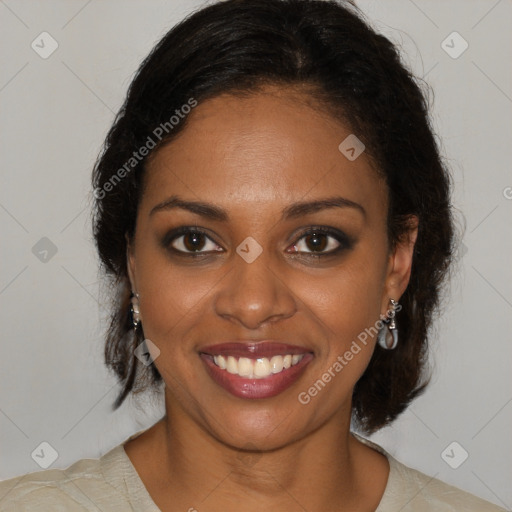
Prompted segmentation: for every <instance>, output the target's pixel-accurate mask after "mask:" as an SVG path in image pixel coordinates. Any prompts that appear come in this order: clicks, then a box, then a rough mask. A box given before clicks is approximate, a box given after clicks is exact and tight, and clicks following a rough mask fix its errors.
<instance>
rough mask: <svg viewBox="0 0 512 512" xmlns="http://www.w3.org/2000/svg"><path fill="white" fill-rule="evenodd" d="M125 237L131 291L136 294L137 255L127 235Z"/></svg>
mask: <svg viewBox="0 0 512 512" xmlns="http://www.w3.org/2000/svg"><path fill="white" fill-rule="evenodd" d="M124 237H125V239H126V269H127V271H128V278H129V279H130V286H131V289H132V291H134V292H136V291H137V283H136V279H135V255H134V249H133V244H132V241H131V240H130V238H129V237H128V234H127V233H126V234H125V235H124Z"/></svg>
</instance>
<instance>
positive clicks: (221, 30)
mask: <svg viewBox="0 0 512 512" xmlns="http://www.w3.org/2000/svg"><path fill="white" fill-rule="evenodd" d="M264 85H279V86H282V87H299V88H302V89H303V90H304V89H305V90H307V91H308V94H309V95H310V96H311V97H312V98H313V99H314V100H316V102H317V104H318V105H322V106H323V107H324V108H323V110H324V111H327V112H329V114H326V115H331V116H333V117H335V118H339V120H341V121H342V122H345V123H347V122H348V123H349V126H350V127H351V130H352V131H353V132H354V133H357V134H358V137H359V138H360V139H361V140H362V141H363V142H364V144H365V145H366V154H367V155H369V156H370V158H371V160H372V161H373V162H374V164H375V166H376V167H377V169H378V171H379V172H380V173H381V174H382V175H383V176H384V177H385V179H386V182H387V185H388V192H389V211H388V238H389V241H390V245H391V247H393V245H394V244H395V243H396V242H397V241H398V240H400V237H402V236H403V235H404V234H405V233H406V232H407V229H408V225H407V219H408V218H409V217H410V215H416V216H417V217H418V219H419V231H418V237H417V241H416V245H415V249H414V255H413V264H412V274H411V278H410V283H409V286H408V288H407V290H406V291H405V293H404V295H403V296H402V298H401V305H402V310H401V311H400V313H399V315H398V317H397V323H398V327H399V333H400V339H399V344H398V347H397V348H396V349H395V350H391V351H386V350H383V349H382V348H380V347H379V346H378V345H377V347H376V348H375V351H374V354H373V356H372V358H371V361H370V363H369V365H368V367H367V369H366V371H365V372H364V374H363V375H362V377H361V378H360V380H359V381H358V382H357V384H356V386H355V389H354V394H353V416H354V420H355V421H356V422H357V424H358V425H359V426H360V427H361V429H362V430H364V431H365V432H367V433H371V432H373V431H375V430H377V429H379V428H381V427H383V426H384V425H386V424H388V423H390V422H391V421H392V420H394V419H395V418H396V417H397V416H398V415H399V414H400V413H401V412H402V411H403V410H404V409H405V408H406V407H407V405H408V404H409V402H410V401H411V400H412V399H413V398H415V397H416V396H417V395H418V394H419V393H420V392H422V391H423V389H424V388H425V386H426V383H427V381H428V376H427V375H426V374H427V373H428V372H426V371H425V368H426V366H427V341H428V331H429V327H430V324H431V321H432V317H433V314H434V313H435V311H436V309H437V308H438V306H439V300H440V293H441V291H442V285H443V283H444V281H445V279H446V277H447V272H448V269H449V264H450V262H451V260H452V257H453V238H454V224H453V219H452V212H451V205H450V178H449V174H448V171H447V168H446V166H445V165H444V163H443V160H442V158H441V156H440V152H439V149H438V146H437V143H436V139H435V136H434V134H433V130H432V128H431V124H430V120H429V100H428V94H427V92H428V91H429V89H425V92H423V89H424V88H425V84H424V83H423V82H422V81H420V80H418V79H417V78H415V77H414V76H413V75H412V74H411V72H410V71H409V70H408V68H407V67H406V66H405V65H404V64H403V63H402V62H401V59H400V55H399V50H398V49H397V48H396V47H395V46H394V45H393V44H392V43H391V42H390V41H389V40H388V39H387V38H386V37H384V36H382V35H380V34H378V33H376V32H375V31H374V30H373V29H372V28H371V27H370V25H369V24H368V22H366V21H365V19H364V16H363V15H362V14H361V13H360V11H359V10H358V9H357V8H356V7H355V6H354V5H353V4H352V3H351V2H349V1H339V2H336V1H329V0H227V1H222V2H218V3H215V4H213V5H210V6H207V7H205V8H202V9H200V10H198V11H197V12H195V13H192V14H191V15H189V16H188V17H187V18H186V19H184V20H183V21H182V22H180V23H179V24H178V25H176V26H175V27H174V28H172V29H171V30H170V31H169V32H168V33H167V34H166V35H165V36H164V37H163V38H162V39H161V40H160V42H159V43H158V44H157V45H156V46H155V47H154V48H153V50H152V51H151V53H150V54H149V55H148V57H147V58H146V59H145V60H144V61H143V62H142V64H141V65H140V68H139V69H138V71H137V73H136V75H135V77H134V79H133V81H132V83H131V85H130V87H129V90H128V93H127V97H126V100H125V102H124V104H123V106H122V107H121V109H120V111H119V113H118V115H117V117H116V119H115V121H114V123H113V126H112V127H111V129H110V131H109V133H108V135H107V138H106V140H105V143H104V146H103V149H102V152H101V154H100V155H99V157H98V160H97V162H96V164H95V167H94V171H93V187H94V190H95V193H94V196H95V207H94V218H93V232H94V237H95V241H96V245H97V249H98V252H99V256H100V259H101V262H102V270H103V271H104V272H105V273H106V275H107V276H108V277H110V278H112V279H111V281H110V283H111V284H112V285H113V288H112V290H113V303H112V308H113V309H112V316H111V321H110V325H109V328H108V332H107V334H106V345H105V360H106V365H107V367H108V368H109V369H110V370H112V371H113V372H114V374H115V375H116V377H117V379H118V380H119V382H120V384H121V386H122V389H121V391H120V393H119V395H118V397H117V399H116V401H115V403H114V404H113V409H114V410H115V409H117V408H118V407H119V406H120V405H121V404H122V403H123V401H124V400H125V398H126V397H127V396H128V394H130V393H133V394H137V393H140V392H142V391H145V390H148V389H152V390H153V391H154V390H155V389H157V388H159V387H160V384H162V377H161V375H160V373H159V372H158V370H157V368H156V366H155V365H154V364H151V365H149V366H145V365H144V364H142V363H141V362H139V361H138V359H137V358H136V357H135V356H134V349H135V348H136V347H137V346H138V345H139V344H140V343H141V342H142V341H143V339H144V335H143V332H142V330H140V329H139V331H138V332H137V334H134V331H133V329H132V323H131V316H130V308H129V303H130V285H129V280H128V277H127V267H126V244H127V239H126V237H128V239H131V237H132V236H133V235H134V230H135V219H136V214H137V207H138V203H139V200H140V198H141V193H142V189H141V185H142V179H143V175H144V166H145V162H146V160H147V156H148V155H146V156H144V157H141V156H140V154H139V153H138V156H137V159H135V158H134V152H137V151H138V149H139V148H141V147H144V146H146V147H147V146H148V140H149V139H148V137H151V138H152V140H153V142H155V143H156V144H155V147H154V148H152V149H151V150H150V152H149V154H152V153H154V152H155V151H156V150H158V148H159V147H160V146H161V145H162V144H164V143H168V142H170V141H172V140H173V138H174V137H175V136H176V135H177V134H178V133H179V132H181V131H182V130H183V129H184V128H185V127H186V126H187V117H186V116H183V115H180V118H181V119H180V122H179V123H177V124H176V126H172V127H171V125H170V123H169V120H170V119H171V116H173V115H177V114H179V113H183V112H184V110H185V109H183V105H186V104H190V101H191V98H192V99H193V100H195V101H197V102H198V104H200V103H201V101H204V100H205V99H207V98H211V97H214V96H216V95H219V94H221V93H226V92H229V93H233V94H252V93H255V92H257V91H258V89H259V87H261V86H264ZM177 111H178V112H177ZM187 111H188V110H187ZM165 123H167V124H165ZM159 126H160V127H162V126H166V127H167V130H165V131H164V132H163V133H164V136H162V137H161V139H158V140H156V139H155V129H157V128H158V127H159ZM160 131H162V130H160ZM156 133H160V132H156ZM127 162H130V165H129V166H127V165H126V164H127ZM123 166H124V167H123ZM121 169H124V172H123V171H121ZM125 235H126V236H125Z"/></svg>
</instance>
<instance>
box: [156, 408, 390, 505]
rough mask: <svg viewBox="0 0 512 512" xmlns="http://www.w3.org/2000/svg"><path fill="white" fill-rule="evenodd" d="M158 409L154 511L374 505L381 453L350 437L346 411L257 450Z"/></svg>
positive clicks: (382, 472) (384, 470)
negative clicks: (287, 440)
mask: <svg viewBox="0 0 512 512" xmlns="http://www.w3.org/2000/svg"><path fill="white" fill-rule="evenodd" d="M166 405H167V406H168V407H167V411H168V414H167V415H166V416H164V418H162V420H161V421H160V422H159V423H158V424H157V425H156V427H157V430H156V431H155V434H156V439H158V441H157V442H155V443H154V447H155V452H154V457H155V460H158V465H157V466H158V468H160V469H159V472H158V474H159V475H161V477H160V478H159V483H158V486H157V489H158V490H155V489H156V488H154V489H153V490H154V491H155V492H154V493H152V495H154V494H156V495H157V496H159V497H160V498H159V499H160V503H158V502H157V505H159V506H160V508H161V509H162V510H174V509H176V510H178V509H179V507H178V505H177V504H178V503H179V504H180V506H181V507H182V508H181V509H182V510H189V509H190V508H191V507H192V510H194V507H196V508H198V509H200V508H201V507H202V508H206V509H208V510H223V511H225V512H230V511H231V510H240V500H241V499H243V500H244V502H243V510H244V511H247V512H252V511H253V510H254V511H259V510H261V508H262V507H263V506H269V507H274V508H276V507H277V508H278V509H283V510H284V509H286V510H297V511H299V510H300V511H303V510H322V509H325V510H368V509H369V507H374V508H373V509H375V508H376V507H377V505H378V503H379V501H380V498H381V496H382V493H383V491H384V488H385V484H386V481H387V474H388V471H389V466H388V463H387V460H386V459H385V457H384V456H382V455H380V454H378V453H377V452H375V451H374V450H372V449H370V448H368V447H366V446H364V445H362V444H361V443H359V442H358V441H357V440H355V438H354V437H353V436H351V435H350V408H348V411H347V410H340V411H339V412H338V413H337V414H336V415H335V416H333V417H332V418H330V419H329V420H328V421H326V422H325V423H324V424H323V425H322V426H321V427H320V428H318V429H316V430H315V431H314V432H311V433H309V434H308V435H306V436H305V437H302V438H300V439H297V440H295V441H292V442H290V443H289V444H287V445H285V446H281V447H279V448H277V449H272V450H267V451H258V450H257V449H255V448H256V447H253V446H245V447H244V448H245V449H244V450H240V449H238V448H237V447H233V446H229V445H228V444H226V443H225V442H222V441H221V440H220V439H218V438H216V437H214V436H213V435H212V434H211V433H209V432H207V431H205V429H204V428H202V427H200V426H199V425H198V424H197V423H196V422H194V421H193V420H192V419H191V418H190V416H188V415H187V414H185V413H184V412H183V411H182V410H181V408H179V407H177V406H176V404H175V403H173V404H169V401H168V400H167V399H166ZM169 406H171V407H169ZM156 447H159V448H156ZM162 447H165V449H162ZM248 448H249V449H248ZM250 448H253V449H252V450H251V449H250ZM162 469H163V471H162ZM370 473H371V475H370ZM375 475H377V477H376V476H375ZM369 476H371V477H372V478H370V479H369V478H368V477H369ZM369 481H374V483H373V484H372V485H369ZM234 497H236V498H237V499H234ZM155 498H156V496H155ZM167 500H169V501H167ZM155 501H156V499H155ZM171 504H172V505H171Z"/></svg>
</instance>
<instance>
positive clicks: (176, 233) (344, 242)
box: [162, 226, 354, 257]
mask: <svg viewBox="0 0 512 512" xmlns="http://www.w3.org/2000/svg"><path fill="white" fill-rule="evenodd" d="M190 233H199V234H201V235H203V236H205V237H206V238H207V239H208V240H210V241H211V242H213V243H214V244H215V245H217V246H219V247H221V246H220V244H218V243H217V242H216V241H215V240H214V239H213V238H212V236H211V235H210V234H209V233H208V231H207V230H205V229H203V228H200V227H198V226H181V227H179V228H176V229H173V230H171V231H170V232H169V233H167V234H166V235H165V236H164V238H163V240H162V244H163V246H164V248H167V249H170V250H172V251H173V252H174V253H175V254H178V255H186V256H201V255H208V254H211V253H212V252H223V250H224V249H222V251H217V250H214V251H212V250H209V251H190V252H189V251H182V250H180V249H176V248H174V247H172V246H171V243H172V242H174V241H175V240H177V239H179V238H180V237H182V236H184V235H187V234H190ZM315 233H320V234H322V235H325V236H328V237H331V238H334V239H335V240H336V241H337V242H338V244H339V245H338V247H336V248H335V249H331V250H330V251H328V252H314V251H310V252H304V251H294V252H293V253H292V254H299V255H307V256H314V257H320V256H329V255H335V254H337V253H338V252H340V251H342V250H343V249H349V248H351V247H352V246H353V243H354V241H353V239H352V238H351V237H349V236H348V235H346V234H345V233H343V232H342V231H340V230H338V229H336V228H332V227H327V226H308V227H305V228H302V229H301V230H300V231H299V233H296V234H295V235H294V240H295V241H294V242H293V243H292V244H291V245H292V246H295V245H296V244H297V243H298V242H299V241H300V240H302V239H303V238H304V237H306V236H308V235H311V234H315ZM288 247H290V246H288Z"/></svg>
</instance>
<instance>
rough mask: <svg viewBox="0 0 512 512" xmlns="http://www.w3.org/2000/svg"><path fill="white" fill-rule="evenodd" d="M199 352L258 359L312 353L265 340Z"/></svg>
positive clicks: (229, 344) (294, 346)
mask: <svg viewBox="0 0 512 512" xmlns="http://www.w3.org/2000/svg"><path fill="white" fill-rule="evenodd" d="M199 352H200V353H201V352H202V353H203V354H208V355H211V356H217V355H222V356H234V357H248V358H250V359H258V358H261V357H272V356H278V355H286V354H292V355H294V354H306V353H308V352H312V351H311V350H310V349H308V348H306V347H300V346H298V345H290V344H289V343H282V342H278V341H272V340H265V341H257V342H255V341H252V340H251V341H233V342H225V343H218V344H216V345H208V346H206V347H203V348H201V349H200V350H199Z"/></svg>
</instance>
